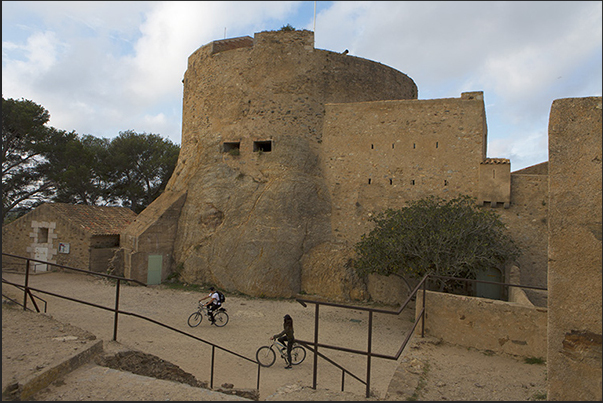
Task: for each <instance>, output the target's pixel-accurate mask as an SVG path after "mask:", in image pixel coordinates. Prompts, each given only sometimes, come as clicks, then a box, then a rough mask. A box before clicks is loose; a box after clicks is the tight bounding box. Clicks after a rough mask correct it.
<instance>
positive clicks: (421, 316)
mask: <svg viewBox="0 0 603 403" xmlns="http://www.w3.org/2000/svg"><path fill="white" fill-rule="evenodd" d="M430 277H434V278H443V279H450V280H459V281H469V282H477V283H488V284H498V285H503V286H510V287H518V288H529V289H536V290H547V288H545V287H536V286H523V285H518V284H511V283H500V282H496V281H487V280H473V279H466V278H460V277H449V276H439V275H435V274H431V273H427V274H426V275H425V276H424V277H423V278H422V279H421V281H419V283H418V284H417V285H416V286H415V288H414V289H413V290H412V292H411V293H410V294H409V296H408V298H407V299H406V301H405V302H404V304H402V305H401V306H400V308H399V309H398V310H396V311H391V310H386V309H377V308H368V307H362V306H351V305H345V304H338V303H333V302H325V301H317V300H310V299H304V298H296V301H297V302H299V303H300V304H301V305H302V306H304V307H306V306H307V304H308V303H310V304H315V305H316V309H315V314H314V315H315V316H314V318H315V319H314V322H315V323H314V341H313V342H311V341H307V340H298V339H296V341H297V342H299V343H301V344H304V345H305V346H306V347H308V348H309V349H310V350H311V351H313V352H314V353H315V354H314V368H313V381H312V388H313V389H316V378H317V363H318V356H320V357H322V358H325V359H326V360H327V361H328V362H330V363H331V364H333V365H335V366H336V367H338V368H340V369H342V383H341V390H342V391H343V390H344V374H345V373H348V374H350V375H352V377H354V378H355V379H357V380H358V381H360V382H361V383H362V384H364V385H366V397H367V398H368V397H370V384H371V383H370V373H371V358H372V357H376V358H383V359H387V360H398V358H400V355H402V352H403V351H404V349H405V348H406V345H407V344H408V342H409V341H410V338H411V336H412V335H413V333H414V332H415V330H416V327H417V324H418V323H419V320H420V322H421V337H425V320H424V319H425V293H426V289H427V287H426V284H427V280H428V279H429V278H430ZM421 287H423V306H422V308H421V311H420V312H419V314H418V315H417V316H416V317H415V322H414V325H413V327H412V329H411V330H410V331H409V332H408V334H407V335H406V338H405V339H404V341H403V342H402V345H401V347H400V349H399V350H398V351H397V352H396V354H395V355H387V354H380V353H374V352H372V350H371V343H372V315H373V313H384V314H390V315H399V314H400V313H402V311H403V310H404V309H405V308H406V306H407V305H408V303H409V302H410V301H411V300H412V299H413V298H414V297H415V295H416V294H417V292H418V291H419V288H421ZM320 305H325V306H332V307H336V308H344V309H354V310H360V311H367V312H368V313H369V327H368V348H367V350H366V351H363V350H355V349H350V348H346V347H340V346H332V345H328V344H324V343H319V342H318V320H319V319H318V318H319V316H318V311H319V306H320ZM310 346H313V347H314V348H312V347H310ZM319 347H322V348H327V349H331V350H337V351H344V352H348V353H353V354H359V355H365V356H366V357H367V371H366V381H362V380H360V379H359V377H357V376H355V375H354V374H352V373H351V372H350V371H348V370H346V369H344V368H343V367H341V366H340V365H339V364H337V363H335V362H334V361H332V360H331V359H329V358H327V357H326V356H324V355H323V354H322V353H320V352H318V348H319Z"/></svg>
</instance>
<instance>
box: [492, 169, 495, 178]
mask: <svg viewBox="0 0 603 403" xmlns="http://www.w3.org/2000/svg"><path fill="white" fill-rule="evenodd" d="M492 178H493V179H494V178H496V171H495V170H494V169H493V170H492Z"/></svg>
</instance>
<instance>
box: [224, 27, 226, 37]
mask: <svg viewBox="0 0 603 403" xmlns="http://www.w3.org/2000/svg"><path fill="white" fill-rule="evenodd" d="M224 39H226V27H224Z"/></svg>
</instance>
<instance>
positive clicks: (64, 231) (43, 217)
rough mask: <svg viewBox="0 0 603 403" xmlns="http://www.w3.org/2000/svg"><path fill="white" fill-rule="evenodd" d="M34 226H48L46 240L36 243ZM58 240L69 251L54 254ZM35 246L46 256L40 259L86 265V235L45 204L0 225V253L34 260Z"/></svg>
mask: <svg viewBox="0 0 603 403" xmlns="http://www.w3.org/2000/svg"><path fill="white" fill-rule="evenodd" d="M38 228H49V230H48V233H49V234H48V241H47V242H45V243H40V240H39V239H38V235H37V232H38V231H39V230H38ZM59 242H63V243H68V244H69V253H58V247H59ZM36 248H43V249H45V250H46V258H45V259H40V260H45V261H48V262H52V263H57V264H60V265H64V266H70V267H75V268H78V269H88V268H89V265H90V249H89V248H90V235H89V234H87V233H86V232H84V231H82V230H81V229H79V228H77V227H76V226H74V225H71V224H70V223H69V222H66V221H65V220H63V219H61V217H59V216H57V215H56V214H55V213H54V212H53V210H52V209H51V208H49V206H48V205H46V204H43V205H41V206H40V207H38V208H37V209H34V210H32V211H30V212H29V213H27V214H26V215H24V216H22V217H20V218H18V219H17V220H15V221H13V222H11V223H9V224H6V225H4V226H3V227H2V251H3V252H6V253H10V254H13V255H18V256H26V257H30V258H32V259H35V258H36V250H35V249H36ZM20 263H22V262H20ZM23 269H24V267H23Z"/></svg>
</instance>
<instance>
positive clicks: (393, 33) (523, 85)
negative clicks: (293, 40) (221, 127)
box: [2, 1, 603, 171]
mask: <svg viewBox="0 0 603 403" xmlns="http://www.w3.org/2000/svg"><path fill="white" fill-rule="evenodd" d="M315 6H316V12H315ZM601 15H602V2H600V1H582V2H580V1H567V2H565V1H535V2H521V1H510V2H491V1H485V2H479V1H478V2H476V1H468V2H456V1H444V2H430V1H419V2H412V1H384V2H380V1H317V2H314V1H258V2H254V1H243V2H236V1H198V2H196V1H184V2H178V1H166V2H163V1H151V2H146V1H132V2H128V1H112V2H103V1H90V2H88V1H82V2H79V1H65V2H62V1H58V2H57V1H41V2H38V1H2V96H3V97H4V98H5V99H8V98H13V99H21V98H25V99H29V100H32V101H34V102H35V103H37V104H39V105H42V106H43V107H44V108H46V109H47V110H48V111H49V112H50V115H51V119H50V122H49V124H50V125H51V126H53V127H56V128H58V129H64V130H67V131H72V130H75V131H76V132H77V133H79V134H82V135H83V134H91V135H94V136H96V137H106V138H113V137H115V136H117V135H119V132H121V131H126V130H134V131H136V132H138V133H143V132H146V133H155V134H159V135H161V136H162V137H164V138H169V139H170V140H171V141H172V142H174V143H176V144H180V139H181V119H182V78H183V77H184V72H185V71H186V65H187V59H188V56H189V55H190V54H191V53H193V52H194V51H195V50H196V49H197V48H199V47H201V46H203V45H205V44H207V43H209V42H211V41H214V40H219V39H224V38H233V37H238V36H251V37H253V35H254V33H256V32H261V31H270V30H278V29H280V28H281V27H283V26H285V25H287V24H291V25H292V26H293V27H295V28H296V29H309V30H313V31H314V32H315V47H316V48H317V49H325V50H330V51H334V52H342V51H343V50H345V49H349V52H350V53H349V54H350V55H352V56H357V57H362V58H365V59H369V60H373V61H376V62H379V63H382V64H385V65H388V66H390V67H393V68H395V69H397V70H399V71H402V72H404V73H405V74H407V75H408V76H409V77H410V78H412V79H413V80H414V81H415V83H416V84H417V86H418V89H419V99H435V98H458V97H460V94H461V92H467V91H483V92H484V98H485V102H486V117H487V121H488V157H492V158H509V159H510V160H511V170H512V171H515V170H518V169H522V168H525V167H528V166H531V165H534V164H538V163H540V162H543V161H547V160H548V136H547V131H548V118H549V112H550V108H551V104H552V102H553V101H554V100H555V99H559V98H569V97H586V96H601V91H602V89H601V86H602V84H601V76H602V74H603V73H602V68H601V65H602V57H603V56H602V50H601V49H602V44H601V36H602V25H601Z"/></svg>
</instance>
